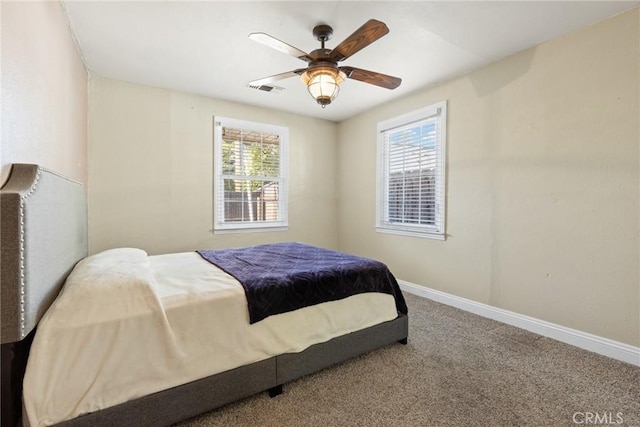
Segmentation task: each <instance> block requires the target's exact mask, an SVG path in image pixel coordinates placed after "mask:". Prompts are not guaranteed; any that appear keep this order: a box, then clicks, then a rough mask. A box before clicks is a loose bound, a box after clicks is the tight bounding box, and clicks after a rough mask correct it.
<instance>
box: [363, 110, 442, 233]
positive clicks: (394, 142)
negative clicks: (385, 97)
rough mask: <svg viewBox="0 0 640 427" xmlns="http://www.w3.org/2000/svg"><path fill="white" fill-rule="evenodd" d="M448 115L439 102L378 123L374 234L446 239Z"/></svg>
mask: <svg viewBox="0 0 640 427" xmlns="http://www.w3.org/2000/svg"><path fill="white" fill-rule="evenodd" d="M446 115H447V104H446V102H441V103H438V104H435V105H431V106H429V107H426V108H422V109H420V110H417V111H413V112H411V113H408V114H404V115H402V116H398V117H394V118H392V119H389V120H385V121H383V122H380V123H378V194H377V196H378V197H377V204H378V209H377V211H378V212H377V218H376V228H377V230H378V231H380V232H387V233H396V234H407V235H413V236H420V237H428V238H434V239H441V240H444V238H445V233H444V218H445V203H444V202H445V182H444V179H445V173H444V168H445V140H446V138H445V131H446V123H447V120H446Z"/></svg>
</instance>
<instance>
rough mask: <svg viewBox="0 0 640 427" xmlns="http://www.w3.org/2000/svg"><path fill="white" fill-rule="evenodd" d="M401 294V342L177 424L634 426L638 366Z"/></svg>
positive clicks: (638, 411) (638, 422) (639, 419)
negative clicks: (404, 338)
mask: <svg viewBox="0 0 640 427" xmlns="http://www.w3.org/2000/svg"><path fill="white" fill-rule="evenodd" d="M406 297H407V304H408V305H409V344H408V345H406V346H404V345H400V344H394V345H390V346H387V347H384V348H382V349H379V350H376V351H374V352H371V353H368V354H366V355H363V356H361V357H358V358H356V359H353V360H350V361H347V362H345V363H342V364H339V365H336V366H334V367H331V368H329V369H325V370H324V371H321V372H318V373H316V374H313V375H309V376H307V377H304V378H301V379H299V380H297V381H293V382H291V383H288V384H285V386H284V393H283V394H282V395H280V396H277V397H275V398H273V399H271V398H269V396H268V395H267V393H261V394H259V395H256V396H253V397H250V398H247V399H244V400H241V401H239V402H236V403H233V404H230V405H227V406H225V407H222V408H220V409H217V410H215V411H212V412H209V413H207V414H204V415H202V416H200V417H197V418H193V419H191V420H189V421H186V422H183V423H181V424H178V425H179V426H180V427H210V426H261V427H262V426H296V427H298V426H367V427H369V426H536V427H538V426H576V425H589V424H591V425H593V424H596V423H595V422H594V421H599V423H598V424H600V425H603V424H607V423H609V424H612V425H623V426H640V368H638V367H635V366H632V365H629V364H626V363H623V362H618V361H615V360H613V359H609V358H606V357H603V356H599V355H597V354H594V353H590V352H587V351H584V350H580V349H578V348H575V347H572V346H569V345H566V344H563V343H560V342H558V341H554V340H551V339H548V338H544V337H541V336H539V335H535V334H532V333H530V332H527V331H524V330H521V329H518V328H514V327H512V326H508V325H505V324H503V323H499V322H496V321H493V320H489V319H486V318H483V317H479V316H476V315H473V314H470V313H467V312H464V311H461V310H458V309H455V308H452V307H449V306H446V305H442V304H439V303H436V302H433V301H430V300H427V299H423V298H420V297H416V296H414V295H406ZM596 416H597V418H596ZM587 421H592V422H591V423H589V422H587ZM603 421H606V422H603ZM619 421H622V423H619Z"/></svg>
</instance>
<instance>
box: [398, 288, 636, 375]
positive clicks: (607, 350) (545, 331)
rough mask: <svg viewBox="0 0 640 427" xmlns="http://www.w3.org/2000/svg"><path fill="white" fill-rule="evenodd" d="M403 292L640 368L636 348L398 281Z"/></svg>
mask: <svg viewBox="0 0 640 427" xmlns="http://www.w3.org/2000/svg"><path fill="white" fill-rule="evenodd" d="M398 284H399V285H400V288H401V289H402V290H403V291H406V292H409V293H411V294H414V295H418V296H421V297H424V298H428V299H430V300H433V301H437V302H440V303H442V304H446V305H450V306H452V307H456V308H459V309H461V310H465V311H468V312H471V313H474V314H477V315H479V316H482V317H488V318H489V319H493V320H497V321H499V322H502V323H506V324H508V325H511V326H516V327H518V328H522V329H526V330H527V331H530V332H533V333H536V334H538V335H542V336H545V337H548V338H553V339H555V340H558V341H562V342H564V343H567V344H570V345H573V346H575V347H579V348H582V349H585V350H589V351H592V352H594V353H598V354H601V355H603V356H607V357H611V358H613V359H616V360H621V361H623V362H626V363H630V364H632V365H636V366H640V347H634V346H632V345H628V344H624V343H621V342H618V341H614V340H610V339H608V338H603V337H599V336H597V335H592V334H589V333H587V332H582V331H578V330H575V329H571V328H567V327H565V326H560V325H556V324H554V323H550V322H546V321H544V320H540V319H536V318H533V317H529V316H525V315H523V314H518V313H514V312H512V311H508V310H504V309H501V308H497V307H492V306H490V305H487V304H483V303H480V302H476V301H472V300H470V299H466V298H461V297H457V296H455V295H451V294H448V293H446V292H442V291H437V290H435V289H430V288H427V287H424V286H420V285H416V284H414V283H411V282H406V281H404V280H398Z"/></svg>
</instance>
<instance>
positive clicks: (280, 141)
mask: <svg viewBox="0 0 640 427" xmlns="http://www.w3.org/2000/svg"><path fill="white" fill-rule="evenodd" d="M287 135H288V131H287V129H286V128H282V127H278V126H271V125H264V124H260V123H252V122H245V121H239V120H233V119H225V118H218V120H217V121H216V133H215V140H214V145H215V158H216V161H215V165H216V175H215V179H216V181H217V182H216V185H215V190H216V191H215V193H216V194H215V197H214V200H215V207H214V212H215V219H214V221H215V224H214V230H232V229H250V228H260V229H264V228H267V227H283V226H286V225H287V212H286V207H287V204H286V200H287V197H286V182H285V179H286V173H285V172H286V155H285V154H286V142H287Z"/></svg>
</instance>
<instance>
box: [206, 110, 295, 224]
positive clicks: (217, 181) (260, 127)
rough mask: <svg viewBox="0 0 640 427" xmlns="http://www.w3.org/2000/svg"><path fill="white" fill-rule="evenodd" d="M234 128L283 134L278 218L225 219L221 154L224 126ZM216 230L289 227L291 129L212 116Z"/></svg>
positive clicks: (281, 135) (214, 221)
mask: <svg viewBox="0 0 640 427" xmlns="http://www.w3.org/2000/svg"><path fill="white" fill-rule="evenodd" d="M225 127H226V128H233V129H242V130H250V131H254V132H264V133H270V134H277V135H279V137H280V158H279V171H280V175H279V178H278V180H279V184H278V192H279V194H278V197H279V200H278V211H279V214H280V220H278V221H246V222H225V220H224V207H220V204H223V205H224V175H223V170H224V168H223V165H222V160H223V155H222V146H223V144H222V143H223V138H222V129H223V128H225ZM213 160H214V161H213V233H214V234H227V233H246V232H265V231H285V230H287V229H288V226H289V220H288V194H289V186H288V174H289V128H287V127H285V126H278V125H273V124H268V123H259V122H252V121H248V120H240V119H233V118H229V117H221V116H215V117H214V118H213Z"/></svg>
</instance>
